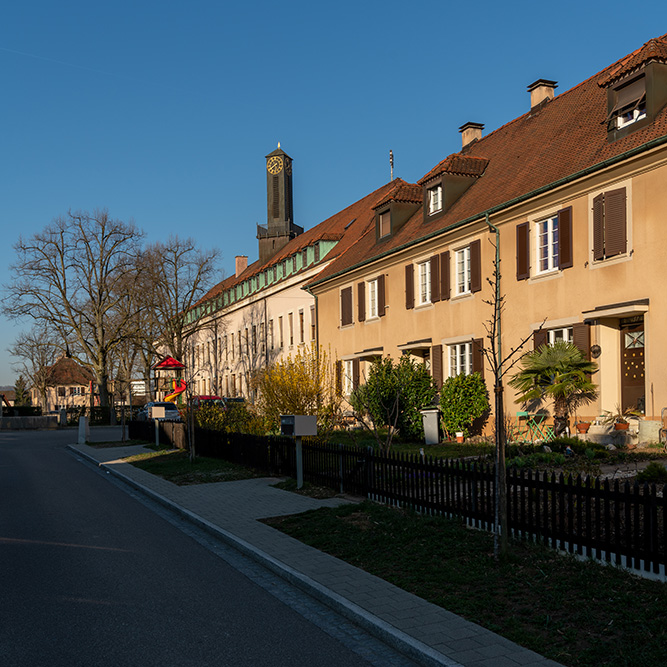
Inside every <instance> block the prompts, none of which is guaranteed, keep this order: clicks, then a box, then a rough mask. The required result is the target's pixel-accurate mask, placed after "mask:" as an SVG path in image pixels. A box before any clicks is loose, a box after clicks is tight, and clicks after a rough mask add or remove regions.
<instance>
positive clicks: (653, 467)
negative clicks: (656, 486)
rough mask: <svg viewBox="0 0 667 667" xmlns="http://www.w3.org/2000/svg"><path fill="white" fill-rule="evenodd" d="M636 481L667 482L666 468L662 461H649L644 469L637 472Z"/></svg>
mask: <svg viewBox="0 0 667 667" xmlns="http://www.w3.org/2000/svg"><path fill="white" fill-rule="evenodd" d="M637 481H638V482H641V483H644V482H648V483H652V482H656V483H658V482H662V483H667V468H665V466H664V465H663V464H662V463H658V462H657V461H651V463H649V464H648V465H647V466H646V468H644V470H642V471H641V472H639V473H637Z"/></svg>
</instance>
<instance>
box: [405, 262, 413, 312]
mask: <svg viewBox="0 0 667 667" xmlns="http://www.w3.org/2000/svg"><path fill="white" fill-rule="evenodd" d="M405 307H406V308H407V309H408V310H410V308H414V307H415V269H414V266H413V265H412V264H406V266H405Z"/></svg>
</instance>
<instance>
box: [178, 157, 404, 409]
mask: <svg viewBox="0 0 667 667" xmlns="http://www.w3.org/2000/svg"><path fill="white" fill-rule="evenodd" d="M292 167H293V161H292V159H291V158H290V156H289V155H287V153H285V152H284V151H283V150H282V149H281V148H280V146H279V147H278V149H276V150H275V151H273V152H272V153H270V154H269V155H267V156H266V175H267V188H266V193H267V224H266V225H258V226H257V240H258V255H259V259H258V260H257V261H255V262H253V263H251V264H248V258H247V257H245V256H237V257H236V267H235V273H234V275H233V276H230V277H229V278H227V279H225V280H223V281H222V282H220V283H219V284H218V285H216V286H215V287H213V288H212V289H211V290H210V291H209V292H208V293H207V294H206V295H204V297H203V298H202V299H201V300H200V301H199V302H198V303H197V304H196V305H195V306H194V308H193V309H192V311H191V313H190V315H189V317H190V320H191V321H192V322H193V332H192V333H191V335H190V337H189V341H188V344H189V350H188V356H189V359H186V360H185V364H186V367H188V368H191V369H193V371H192V373H191V375H192V380H191V382H192V383H193V389H194V393H195V394H199V395H222V396H231V397H235V396H242V397H245V398H248V399H250V400H253V399H254V390H253V378H254V376H255V374H256V373H257V372H258V371H259V370H261V369H262V368H265V367H267V366H269V365H270V364H272V363H274V362H276V361H277V360H280V359H282V358H284V357H286V356H287V355H294V354H295V353H297V351H298V350H299V349H303V348H305V347H306V346H308V345H311V344H313V343H315V342H316V340H317V331H318V322H317V317H316V308H315V299H314V297H313V296H312V295H311V294H310V293H309V292H307V291H305V290H304V289H303V287H304V286H305V285H306V283H308V282H310V281H311V280H312V279H313V278H314V277H315V276H316V275H317V274H318V273H319V272H320V271H321V270H322V269H323V268H324V267H326V266H327V265H328V264H329V263H330V262H331V261H333V260H335V259H336V257H338V256H339V255H340V254H341V253H342V252H345V251H346V249H347V248H348V247H349V245H350V244H353V243H354V242H355V240H356V239H357V238H358V237H359V235H360V234H361V233H362V232H363V230H365V229H366V227H367V226H368V224H369V221H370V220H371V219H372V218H373V216H374V212H373V207H374V206H375V204H377V202H378V201H380V200H381V199H382V198H383V197H384V196H385V195H386V193H387V192H388V191H389V190H390V189H391V188H392V187H393V186H392V185H390V184H388V185H386V186H384V187H382V188H379V189H378V190H377V191H375V192H373V193H371V194H369V195H367V196H366V197H364V198H362V199H361V200H359V201H358V202H356V203H354V204H352V205H351V206H348V207H347V208H345V209H344V210H342V211H340V212H339V213H337V214H336V215H334V216H332V217H331V218H329V219H327V220H325V221H323V222H321V223H319V224H318V225H315V226H314V227H312V228H311V229H309V230H307V231H304V229H303V228H302V227H299V226H297V225H295V224H294V222H293V196H292V177H293V170H292ZM194 323H196V325H195V324H194Z"/></svg>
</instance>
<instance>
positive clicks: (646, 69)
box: [600, 38, 667, 141]
mask: <svg viewBox="0 0 667 667" xmlns="http://www.w3.org/2000/svg"><path fill="white" fill-rule="evenodd" d="M600 86H601V87H603V88H606V90H607V117H606V118H605V120H604V121H603V122H604V123H606V125H607V138H608V140H609V141H616V139H620V138H622V137H625V136H627V135H628V134H630V133H631V132H634V131H635V130H638V129H640V128H642V127H645V126H646V125H648V124H649V123H652V122H653V120H654V119H655V117H656V116H657V114H658V112H659V111H660V110H661V109H662V108H663V107H664V106H665V104H667V42H665V40H664V39H662V38H659V39H652V40H651V41H649V42H647V43H646V44H644V46H643V47H642V48H641V49H639V50H638V51H636V52H635V53H634V54H631V55H630V56H629V57H628V58H627V59H626V60H625V62H621V63H620V64H619V66H618V67H617V68H616V69H615V70H613V71H612V72H611V73H610V74H609V76H607V77H606V78H605V79H603V80H602V81H601V82H600Z"/></svg>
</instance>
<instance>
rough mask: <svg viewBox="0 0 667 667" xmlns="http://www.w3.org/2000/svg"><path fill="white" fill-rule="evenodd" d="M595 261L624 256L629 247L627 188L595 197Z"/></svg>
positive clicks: (609, 191) (602, 193)
mask: <svg viewBox="0 0 667 667" xmlns="http://www.w3.org/2000/svg"><path fill="white" fill-rule="evenodd" d="M592 208H593V260H594V261H596V262H600V261H602V260H605V259H608V258H610V257H617V256H619V255H624V254H625V253H626V252H627V247H628V219H627V217H628V216H627V193H626V188H616V189H614V190H608V191H606V192H601V193H599V194H598V195H597V196H595V197H593V207H592Z"/></svg>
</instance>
